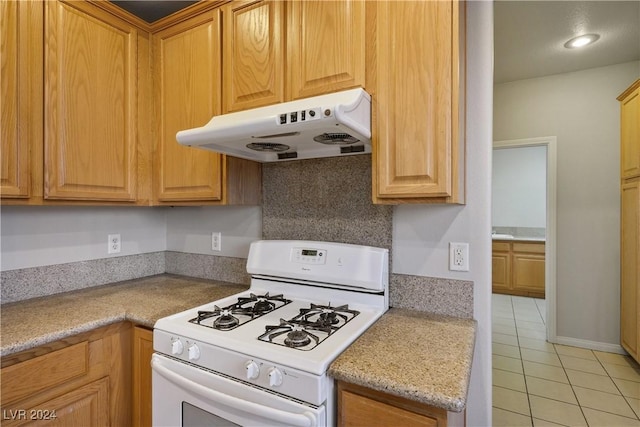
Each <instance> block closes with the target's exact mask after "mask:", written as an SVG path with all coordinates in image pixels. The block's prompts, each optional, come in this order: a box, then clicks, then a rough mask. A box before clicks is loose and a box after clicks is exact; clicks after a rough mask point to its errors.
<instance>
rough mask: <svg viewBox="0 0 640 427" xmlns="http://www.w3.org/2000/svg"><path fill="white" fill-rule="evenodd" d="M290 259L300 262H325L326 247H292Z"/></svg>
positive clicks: (315, 263)
mask: <svg viewBox="0 0 640 427" xmlns="http://www.w3.org/2000/svg"><path fill="white" fill-rule="evenodd" d="M291 260H292V261H293V262H297V263H300V264H312V265H318V264H325V263H326V262H327V251H326V249H311V248H293V249H292V250H291Z"/></svg>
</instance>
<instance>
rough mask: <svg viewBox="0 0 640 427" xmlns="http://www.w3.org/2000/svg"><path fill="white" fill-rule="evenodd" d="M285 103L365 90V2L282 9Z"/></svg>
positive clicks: (308, 3)
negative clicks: (284, 12) (285, 31)
mask: <svg viewBox="0 0 640 427" xmlns="http://www.w3.org/2000/svg"><path fill="white" fill-rule="evenodd" d="M287 7H288V10H287V20H288V22H287V32H288V36H287V52H288V53H287V70H288V78H287V82H288V85H289V90H290V96H289V98H291V99H298V98H306V97H309V96H314V95H320V94H324V93H330V92H336V91H340V90H345V89H350V88H354V87H365V41H366V37H365V29H366V22H365V2H364V1H353V0H344V1H293V2H289V3H287Z"/></svg>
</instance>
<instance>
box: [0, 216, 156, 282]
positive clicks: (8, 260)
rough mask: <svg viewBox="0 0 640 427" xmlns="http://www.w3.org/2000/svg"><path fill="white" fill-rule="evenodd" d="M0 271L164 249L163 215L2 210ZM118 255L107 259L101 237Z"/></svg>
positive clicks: (104, 243)
mask: <svg viewBox="0 0 640 427" xmlns="http://www.w3.org/2000/svg"><path fill="white" fill-rule="evenodd" d="M0 232H1V234H0V254H1V255H0V270H2V271H6V270H15V269H18V268H28V267H38V266H44V265H53V264H63V263H68V262H76V261H87V260H92V259H99V258H108V257H115V256H123V255H135V254H141V253H149V252H157V251H164V250H165V249H166V242H167V238H166V220H165V210H164V209H163V208H161V209H156V208H154V209H150V208H140V207H137V208H136V207H109V208H104V207H79V206H69V207H59V206H37V207H34V206H3V207H2V211H1V215H0ZM118 233H119V234H120V237H121V239H122V251H121V252H120V253H119V254H114V255H108V254H107V235H109V234H118Z"/></svg>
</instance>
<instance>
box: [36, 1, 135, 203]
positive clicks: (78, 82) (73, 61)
mask: <svg viewBox="0 0 640 427" xmlns="http://www.w3.org/2000/svg"><path fill="white" fill-rule="evenodd" d="M45 12H46V15H45V52H46V56H45V58H46V59H45V189H44V192H45V198H47V199H67V200H74V199H75V200H114V201H134V200H135V198H136V191H135V189H136V93H137V87H136V85H137V79H136V63H137V30H136V29H135V28H134V27H132V26H130V25H129V24H127V23H125V22H123V21H120V20H119V19H118V18H115V17H114V16H113V15H111V14H109V13H107V12H105V11H103V10H101V9H99V8H98V7H97V6H94V5H92V4H91V3H88V2H64V1H48V2H45Z"/></svg>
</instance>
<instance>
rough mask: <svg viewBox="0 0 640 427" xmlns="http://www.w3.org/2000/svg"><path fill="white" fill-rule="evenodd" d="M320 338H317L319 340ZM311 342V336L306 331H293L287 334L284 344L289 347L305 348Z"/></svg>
mask: <svg viewBox="0 0 640 427" xmlns="http://www.w3.org/2000/svg"><path fill="white" fill-rule="evenodd" d="M317 339H318V338H316V340H317ZM310 342H311V336H310V335H309V333H308V332H307V331H305V330H302V329H301V330H298V331H295V330H294V331H291V332H289V333H287V337H286V338H285V339H284V343H285V344H286V345H287V347H304V346H305V345H308V344H309V343H310Z"/></svg>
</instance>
